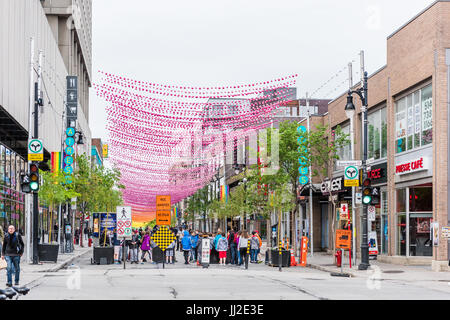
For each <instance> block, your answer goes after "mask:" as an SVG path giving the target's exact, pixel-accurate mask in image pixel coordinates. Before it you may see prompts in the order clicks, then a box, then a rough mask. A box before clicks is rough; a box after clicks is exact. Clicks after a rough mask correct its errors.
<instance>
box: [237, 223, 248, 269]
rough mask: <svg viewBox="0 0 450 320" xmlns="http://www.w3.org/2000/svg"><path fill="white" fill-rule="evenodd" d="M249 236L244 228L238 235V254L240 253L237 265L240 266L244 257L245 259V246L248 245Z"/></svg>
mask: <svg viewBox="0 0 450 320" xmlns="http://www.w3.org/2000/svg"><path fill="white" fill-rule="evenodd" d="M249 239H250V237H249V235H248V232H247V231H246V230H243V231H242V234H241V236H240V237H239V255H240V260H239V265H240V266H241V265H242V264H243V262H244V261H245V259H247V256H248V255H247V246H248V241H249Z"/></svg>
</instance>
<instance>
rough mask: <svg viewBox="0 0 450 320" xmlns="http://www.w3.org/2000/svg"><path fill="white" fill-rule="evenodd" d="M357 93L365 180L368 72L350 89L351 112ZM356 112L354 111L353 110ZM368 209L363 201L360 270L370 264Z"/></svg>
mask: <svg viewBox="0 0 450 320" xmlns="http://www.w3.org/2000/svg"><path fill="white" fill-rule="evenodd" d="M354 93H356V94H357V95H358V96H359V98H360V99H361V102H362V107H361V112H362V117H363V137H364V139H363V159H362V167H363V180H364V179H366V177H367V166H366V162H367V145H368V143H367V106H368V100H367V72H364V81H363V87H362V88H359V89H357V90H355V91H352V90H349V91H348V95H347V105H346V106H345V110H346V112H347V111H348V112H349V113H351V110H352V109H353V110H355V106H354V104H353V96H352V95H353V94H354ZM353 112H354V111H353ZM367 209H368V205H367V204H364V203H363V212H362V216H361V223H362V240H361V241H362V242H361V263H360V264H359V266H358V270H367V268H368V267H369V266H370V264H369V242H368V228H367Z"/></svg>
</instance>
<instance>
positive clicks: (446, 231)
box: [442, 227, 450, 238]
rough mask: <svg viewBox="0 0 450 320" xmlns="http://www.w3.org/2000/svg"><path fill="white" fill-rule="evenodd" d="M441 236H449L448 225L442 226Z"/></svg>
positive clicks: (449, 229)
mask: <svg viewBox="0 0 450 320" xmlns="http://www.w3.org/2000/svg"><path fill="white" fill-rule="evenodd" d="M442 237H443V238H450V227H442Z"/></svg>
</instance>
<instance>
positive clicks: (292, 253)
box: [291, 249, 297, 267]
mask: <svg viewBox="0 0 450 320" xmlns="http://www.w3.org/2000/svg"><path fill="white" fill-rule="evenodd" d="M296 266H297V262H296V261H295V257H294V252H293V251H292V249H291V267H296Z"/></svg>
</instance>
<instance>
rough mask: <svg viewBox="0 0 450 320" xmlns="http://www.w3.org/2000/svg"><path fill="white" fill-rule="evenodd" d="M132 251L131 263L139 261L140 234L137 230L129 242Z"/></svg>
mask: <svg viewBox="0 0 450 320" xmlns="http://www.w3.org/2000/svg"><path fill="white" fill-rule="evenodd" d="M129 247H130V252H131V263H136V264H137V263H138V247H139V234H138V231H137V230H134V234H133V235H132V236H131V240H130V243H129Z"/></svg>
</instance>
